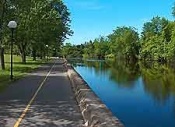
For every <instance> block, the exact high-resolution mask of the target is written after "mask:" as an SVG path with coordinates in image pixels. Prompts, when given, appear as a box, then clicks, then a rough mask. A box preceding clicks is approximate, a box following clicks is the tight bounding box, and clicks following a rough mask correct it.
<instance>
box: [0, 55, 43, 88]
mask: <svg viewBox="0 0 175 127" xmlns="http://www.w3.org/2000/svg"><path fill="white" fill-rule="evenodd" d="M44 63H45V62H44V61H41V60H37V61H33V60H32V58H31V57H27V63H26V64H22V63H21V57H20V56H16V55H14V56H13V75H14V80H17V79H19V78H21V77H23V76H25V75H26V73H27V72H31V71H32V70H34V69H36V68H37V67H39V66H40V65H42V64H44ZM5 67H6V69H5V70H2V69H0V91H1V90H2V89H3V88H4V87H6V86H7V85H8V84H9V83H10V82H11V81H10V55H5Z"/></svg>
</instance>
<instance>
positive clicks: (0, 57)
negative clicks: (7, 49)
mask: <svg viewBox="0 0 175 127" xmlns="http://www.w3.org/2000/svg"><path fill="white" fill-rule="evenodd" d="M0 64H1V68H2V70H5V61H4V48H3V47H1V48H0Z"/></svg>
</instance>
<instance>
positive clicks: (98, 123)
mask: <svg viewBox="0 0 175 127" xmlns="http://www.w3.org/2000/svg"><path fill="white" fill-rule="evenodd" d="M67 74H68V76H69V79H70V81H71V84H72V87H73V91H74V93H75V97H76V100H77V102H78V104H79V107H80V110H81V113H82V115H83V118H84V120H85V126H88V127H124V125H123V124H122V123H121V122H120V121H119V120H118V119H117V118H116V117H115V116H114V115H113V114H112V112H111V111H110V110H109V109H108V108H107V107H106V105H104V104H103V103H102V101H101V100H100V99H99V98H98V97H97V96H96V95H95V93H94V92H93V91H92V90H91V89H90V87H89V86H88V85H87V83H86V82H85V81H84V80H83V78H82V77H81V76H80V75H79V74H78V73H77V72H76V71H75V70H74V68H73V67H71V66H70V65H69V66H68V71H67Z"/></svg>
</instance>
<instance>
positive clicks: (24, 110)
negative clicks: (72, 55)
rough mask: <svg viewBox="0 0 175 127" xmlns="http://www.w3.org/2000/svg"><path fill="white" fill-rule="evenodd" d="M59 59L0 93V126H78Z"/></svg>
mask: <svg viewBox="0 0 175 127" xmlns="http://www.w3.org/2000/svg"><path fill="white" fill-rule="evenodd" d="M82 125H83V118H82V115H81V113H80V110H79V107H78V104H77V102H76V101H75V98H74V94H73V92H72V89H71V84H70V81H69V79H68V77H67V73H66V69H65V67H64V66H63V60H61V59H59V60H55V61H54V62H52V63H49V64H47V65H43V66H41V67H40V68H38V69H37V70H36V71H34V72H32V73H29V74H28V75H27V76H26V77H25V78H23V79H20V80H18V81H16V82H14V83H12V84H10V85H9V87H8V88H7V89H5V90H4V91H2V92H1V93H0V127H82Z"/></svg>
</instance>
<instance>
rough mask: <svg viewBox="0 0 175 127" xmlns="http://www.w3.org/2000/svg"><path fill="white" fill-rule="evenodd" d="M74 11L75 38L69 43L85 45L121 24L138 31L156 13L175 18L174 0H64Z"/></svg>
mask: <svg viewBox="0 0 175 127" xmlns="http://www.w3.org/2000/svg"><path fill="white" fill-rule="evenodd" d="M63 1H64V3H65V4H66V5H67V7H68V9H69V11H70V13H71V16H70V18H71V20H72V22H71V29H72V30H73V31H74V34H73V36H72V37H70V38H69V39H68V40H66V43H67V42H69V43H71V44H82V43H85V42H87V41H89V40H94V39H95V38H98V37H100V36H107V35H109V34H110V33H112V32H113V30H114V29H116V28H117V27H120V26H132V27H135V28H136V29H137V31H138V32H139V33H141V31H142V27H143V24H144V23H145V22H148V21H150V20H151V19H152V18H153V17H155V16H160V17H165V18H167V19H169V20H172V21H173V20H174V19H175V18H174V17H173V16H172V7H173V5H174V3H175V0H63Z"/></svg>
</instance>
